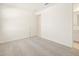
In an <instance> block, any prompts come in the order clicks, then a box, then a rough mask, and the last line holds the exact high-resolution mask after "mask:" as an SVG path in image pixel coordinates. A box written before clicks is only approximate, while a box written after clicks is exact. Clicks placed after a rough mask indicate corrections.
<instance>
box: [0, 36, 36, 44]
mask: <svg viewBox="0 0 79 59" xmlns="http://www.w3.org/2000/svg"><path fill="white" fill-rule="evenodd" d="M32 37H37V36H36V35H35V36H30V37H24V38H20V39H13V40H6V41H0V44H3V43H8V42H12V41H16V40H22V39H28V38H32Z"/></svg>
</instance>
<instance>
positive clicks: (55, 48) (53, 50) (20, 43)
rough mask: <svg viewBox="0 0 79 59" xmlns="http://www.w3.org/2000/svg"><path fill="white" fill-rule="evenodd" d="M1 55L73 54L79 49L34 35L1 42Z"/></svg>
mask: <svg viewBox="0 0 79 59" xmlns="http://www.w3.org/2000/svg"><path fill="white" fill-rule="evenodd" d="M0 55H1V56H72V55H76V56H77V55H79V50H77V49H74V48H73V49H72V48H69V47H66V46H63V45H60V44H58V43H55V42H52V41H49V40H46V39H42V38H39V37H32V38H28V39H20V40H15V41H11V42H7V43H2V44H0Z"/></svg>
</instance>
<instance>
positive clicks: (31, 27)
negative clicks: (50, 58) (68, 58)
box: [0, 3, 79, 56]
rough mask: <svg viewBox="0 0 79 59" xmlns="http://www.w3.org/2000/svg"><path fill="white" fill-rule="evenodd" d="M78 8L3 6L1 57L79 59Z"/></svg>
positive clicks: (0, 7)
mask: <svg viewBox="0 0 79 59" xmlns="http://www.w3.org/2000/svg"><path fill="white" fill-rule="evenodd" d="M77 5H78V4H72V3H0V56H79V49H77V48H75V46H77V45H76V44H75V42H76V41H75V39H76V38H77V37H76V36H78V35H77V33H78V32H76V33H75V31H78V30H77V29H78V28H76V27H75V25H76V23H75V22H74V20H73V19H74V16H73V15H74V13H76V11H74V10H75V9H76V6H77ZM78 6H79V5H78ZM77 11H79V9H78V10H77ZM78 16H79V15H78ZM72 36H73V37H72ZM77 39H78V38H77ZM78 43H79V42H78Z"/></svg>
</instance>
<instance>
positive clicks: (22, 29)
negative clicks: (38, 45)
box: [0, 6, 37, 42]
mask: <svg viewBox="0 0 79 59" xmlns="http://www.w3.org/2000/svg"><path fill="white" fill-rule="evenodd" d="M0 22H1V30H2V31H0V32H2V34H1V35H2V39H0V42H6V41H11V40H16V39H23V38H28V37H30V36H36V35H37V29H36V25H37V23H36V16H35V15H34V13H33V12H30V11H27V10H24V9H19V8H16V7H8V6H4V7H2V8H1V18H0Z"/></svg>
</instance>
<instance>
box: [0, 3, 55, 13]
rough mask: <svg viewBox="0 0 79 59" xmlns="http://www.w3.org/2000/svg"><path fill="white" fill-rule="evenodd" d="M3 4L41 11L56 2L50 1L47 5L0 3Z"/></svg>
mask: <svg viewBox="0 0 79 59" xmlns="http://www.w3.org/2000/svg"><path fill="white" fill-rule="evenodd" d="M0 5H2V6H9V7H18V8H24V9H27V10H29V11H34V12H38V11H41V10H43V9H45V8H47V7H50V6H53V5H55V3H48V5H45V3H4V4H0Z"/></svg>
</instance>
